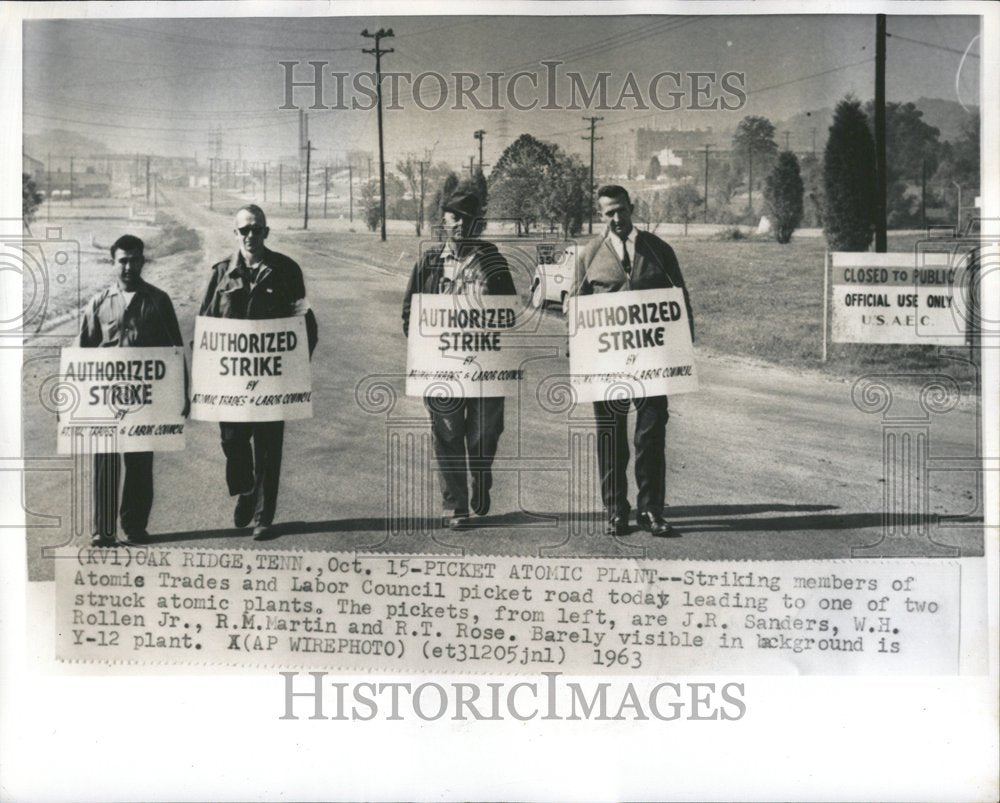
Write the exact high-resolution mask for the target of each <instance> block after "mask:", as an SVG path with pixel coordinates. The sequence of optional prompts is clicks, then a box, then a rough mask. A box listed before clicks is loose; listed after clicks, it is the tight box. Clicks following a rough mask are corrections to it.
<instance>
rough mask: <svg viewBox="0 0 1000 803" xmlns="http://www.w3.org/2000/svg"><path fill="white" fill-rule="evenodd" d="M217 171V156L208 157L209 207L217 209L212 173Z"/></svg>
mask: <svg viewBox="0 0 1000 803" xmlns="http://www.w3.org/2000/svg"><path fill="white" fill-rule="evenodd" d="M214 172H215V157H214V156H209V157H208V208H209V209H212V210H214V209H215V191H214V189H213V187H214V184H213V182H212V173H214Z"/></svg>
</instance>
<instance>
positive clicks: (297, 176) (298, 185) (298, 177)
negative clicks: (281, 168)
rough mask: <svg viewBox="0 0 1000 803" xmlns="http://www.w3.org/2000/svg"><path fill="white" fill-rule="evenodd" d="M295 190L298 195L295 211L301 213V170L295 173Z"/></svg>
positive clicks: (296, 196)
mask: <svg viewBox="0 0 1000 803" xmlns="http://www.w3.org/2000/svg"><path fill="white" fill-rule="evenodd" d="M308 153H309V152H308V151H306V154H307V155H308ZM295 190H296V195H295V211H296V212H300V211H301V210H302V171H301V170H296V171H295Z"/></svg>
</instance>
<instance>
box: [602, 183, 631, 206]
mask: <svg viewBox="0 0 1000 803" xmlns="http://www.w3.org/2000/svg"><path fill="white" fill-rule="evenodd" d="M597 197H598V198H624V199H625V203H627V204H630V205H631V203H632V199H631V198H629V197H628V190H627V189H625V188H624V187H622V186H621V185H620V184H605V185H603V186H601V187H598V188H597Z"/></svg>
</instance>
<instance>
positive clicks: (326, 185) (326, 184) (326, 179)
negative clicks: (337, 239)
mask: <svg viewBox="0 0 1000 803" xmlns="http://www.w3.org/2000/svg"><path fill="white" fill-rule="evenodd" d="M329 194H330V168H329V167H328V166H324V167H323V219H324V220H326V199H327V196H328V195H329Z"/></svg>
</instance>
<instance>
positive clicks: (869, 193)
mask: <svg viewBox="0 0 1000 803" xmlns="http://www.w3.org/2000/svg"><path fill="white" fill-rule="evenodd" d="M823 189H824V194H825V195H826V210H825V220H824V224H823V228H824V231H825V232H826V241H827V243H828V244H829V246H830V249H831V250H833V251H866V250H867V249H868V246H869V245H871V241H872V237H873V235H874V233H875V141H874V139H872V133H871V131H870V130H869V128H868V120H867V118H866V117H865V114H864V112H863V111H862V110H861V103H860V102H859V101H857V100H856V99H854V98H853V97H851V96H848V97H846V98H845V99H844V100H842V101H840V103H838V104H837V108H836V109H835V110H834V113H833V124H832V125H831V126H830V133H829V137H828V138H827V141H826V150H825V151H824V153H823Z"/></svg>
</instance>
